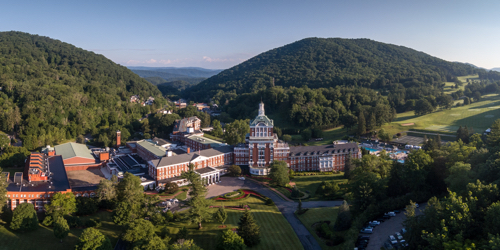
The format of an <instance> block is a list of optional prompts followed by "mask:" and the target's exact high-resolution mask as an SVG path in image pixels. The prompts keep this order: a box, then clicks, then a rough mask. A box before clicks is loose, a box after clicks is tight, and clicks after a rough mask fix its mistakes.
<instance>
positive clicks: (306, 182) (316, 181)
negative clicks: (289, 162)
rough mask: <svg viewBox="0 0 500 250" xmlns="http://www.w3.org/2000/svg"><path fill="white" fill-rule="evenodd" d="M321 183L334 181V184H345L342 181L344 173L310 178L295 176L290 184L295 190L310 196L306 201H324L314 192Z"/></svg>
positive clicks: (344, 181) (311, 176)
mask: <svg viewBox="0 0 500 250" xmlns="http://www.w3.org/2000/svg"><path fill="white" fill-rule="evenodd" d="M323 181H326V182H328V181H334V182H335V183H336V184H343V183H347V180H346V179H344V173H338V174H333V175H310V176H295V177H294V179H293V180H292V182H294V183H295V185H296V186H297V188H298V189H299V190H300V191H302V192H306V193H308V194H309V195H310V198H309V199H308V201H315V200H325V198H324V197H322V196H318V195H316V190H318V187H319V186H320V185H321V183H322V182H323Z"/></svg>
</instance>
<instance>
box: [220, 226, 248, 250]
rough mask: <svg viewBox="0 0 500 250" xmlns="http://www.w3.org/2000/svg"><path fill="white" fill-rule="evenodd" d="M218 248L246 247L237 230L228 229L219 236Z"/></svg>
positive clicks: (236, 249)
mask: <svg viewBox="0 0 500 250" xmlns="http://www.w3.org/2000/svg"><path fill="white" fill-rule="evenodd" d="M215 249H217V250H244V249H246V246H245V242H244V241H243V239H242V238H241V237H240V236H239V235H238V234H236V233H235V232H233V231H231V230H229V229H227V230H224V231H222V233H221V234H219V237H217V246H216V248H215Z"/></svg>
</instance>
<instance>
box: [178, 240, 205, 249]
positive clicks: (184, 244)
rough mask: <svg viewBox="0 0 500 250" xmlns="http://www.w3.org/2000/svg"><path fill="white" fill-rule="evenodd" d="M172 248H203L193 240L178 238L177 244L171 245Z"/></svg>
mask: <svg viewBox="0 0 500 250" xmlns="http://www.w3.org/2000/svg"><path fill="white" fill-rule="evenodd" d="M170 249H171V250H202V249H201V247H199V246H197V245H196V244H194V242H193V240H184V239H182V240H177V242H176V243H175V244H173V245H172V246H171V247H170Z"/></svg>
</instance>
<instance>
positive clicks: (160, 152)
mask: <svg viewBox="0 0 500 250" xmlns="http://www.w3.org/2000/svg"><path fill="white" fill-rule="evenodd" d="M137 145H140V146H141V147H143V148H144V149H146V150H147V151H149V152H151V153H152V154H154V155H156V156H158V157H163V156H165V154H166V152H167V150H166V149H165V148H163V147H160V146H157V145H155V144H153V143H152V142H150V141H147V140H142V141H138V142H137Z"/></svg>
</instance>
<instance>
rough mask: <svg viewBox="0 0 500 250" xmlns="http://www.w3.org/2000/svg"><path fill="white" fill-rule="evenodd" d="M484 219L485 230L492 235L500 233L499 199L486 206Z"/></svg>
mask: <svg viewBox="0 0 500 250" xmlns="http://www.w3.org/2000/svg"><path fill="white" fill-rule="evenodd" d="M484 219H485V220H484V221H485V229H486V230H485V231H486V232H488V233H490V234H493V235H497V234H500V224H499V223H500V201H497V202H495V203H493V204H491V206H489V207H488V210H487V211H486V215H485V217H484Z"/></svg>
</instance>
